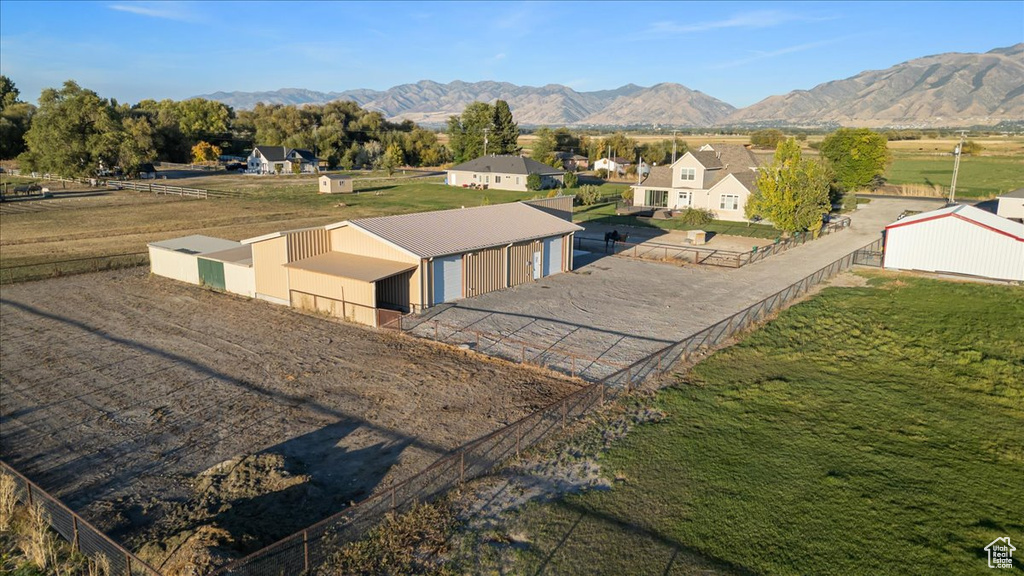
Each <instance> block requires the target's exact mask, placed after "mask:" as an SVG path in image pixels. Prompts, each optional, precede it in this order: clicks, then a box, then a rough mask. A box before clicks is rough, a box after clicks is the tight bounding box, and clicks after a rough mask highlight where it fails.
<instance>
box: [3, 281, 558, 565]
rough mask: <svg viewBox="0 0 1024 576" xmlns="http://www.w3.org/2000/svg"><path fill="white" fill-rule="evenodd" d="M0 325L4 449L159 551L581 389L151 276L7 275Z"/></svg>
mask: <svg viewBox="0 0 1024 576" xmlns="http://www.w3.org/2000/svg"><path fill="white" fill-rule="evenodd" d="M0 329H2V336H3V338H2V342H3V346H2V347H0V381H2V385H3V394H2V399H0V451H2V454H3V457H4V459H5V460H7V461H8V462H10V463H11V464H12V465H13V466H15V467H16V468H18V469H19V470H21V471H22V472H23V473H25V474H26V475H27V476H29V477H30V478H32V479H33V480H35V481H37V482H38V483H40V484H41V485H42V486H43V487H44V489H46V490H48V491H51V493H53V494H54V495H56V496H58V497H60V498H62V499H63V500H64V501H65V502H66V503H68V504H69V505H70V506H72V507H73V508H75V509H76V510H79V511H80V512H82V513H83V515H84V516H86V518H88V519H89V520H91V521H94V522H95V523H96V524H97V525H98V526H100V527H101V528H102V529H104V530H108V531H110V532H111V533H112V534H113V535H114V536H115V537H117V538H120V539H122V540H124V541H126V542H127V543H128V544H129V545H130V546H131V547H133V548H135V549H139V548H141V547H142V544H143V543H147V542H156V544H152V545H151V546H150V547H149V549H148V551H147V555H148V557H149V558H150V559H153V561H154V562H156V563H159V562H161V561H162V560H163V559H164V558H165V557H166V556H167V555H168V554H170V553H172V552H174V550H176V549H178V546H179V545H181V544H183V543H184V542H186V541H189V540H193V541H195V540H199V541H202V542H203V546H207V545H214V544H216V545H217V546H220V547H221V548H223V549H224V550H226V551H225V552H224V554H225V555H227V556H233V555H237V554H239V553H243V552H246V551H249V550H253V549H255V548H258V547H259V546H260V545H262V544H266V543H269V541H272V540H273V539H276V538H279V537H282V536H285V535H287V534H290V533H292V532H293V531H296V530H298V529H301V528H302V527H305V526H307V525H309V524H311V523H313V522H315V521H317V520H319V519H321V518H323V517H325V516H327V515H329V514H330V513H333V512H336V511H338V510H340V509H341V508H343V507H344V506H345V505H347V503H349V502H350V501H357V500H360V499H362V498H363V497H365V496H366V495H368V494H369V493H370V492H371V491H373V490H374V489H375V488H377V487H379V486H384V485H388V484H389V483H391V482H394V481H396V480H400V479H402V478H404V477H406V476H409V475H411V474H412V473H415V472H416V471H418V470H420V469H422V468H423V467H425V466H426V465H428V464H429V463H430V462H432V461H433V460H434V459H436V458H437V457H438V456H440V455H441V454H443V453H445V452H447V451H448V450H451V449H452V448H454V447H456V446H458V445H460V444H462V443H464V442H466V441H468V440H470V439H473V438H476V437H478V436H481V435H483V434H485V433H487V432H490V431H492V430H494V429H496V428H498V427H500V426H502V425H504V424H507V423H509V422H512V421H514V420H516V419H518V418H520V417H522V416H524V415H526V414H527V413H530V412H532V411H534V410H536V409H538V408H540V407H541V406H543V405H545V404H547V403H549V402H551V401H553V400H555V399H556V398H558V397H561V396H563V395H565V394H566V393H568V392H570V391H571V390H572V389H574V388H575V386H576V384H574V383H572V382H570V381H567V380H563V379H560V378H557V377H552V376H550V375H547V374H544V373H541V372H538V371H534V370H531V369H528V368H523V367H519V366H514V365H509V364H507V363H504V362H500V361H492V360H489V359H483V358H481V357H480V356H478V355H471V354H468V353H464V352H461V351H458V350H454V349H451V348H449V347H444V346H437V345H433V344H430V343H425V342H421V341H417V340H413V339H409V338H406V337H401V336H397V335H393V334H387V333H378V332H375V331H373V330H370V329H364V328H361V327H357V326H353V325H347V324H340V323H336V322H331V321H327V320H324V319H321V318H317V317H312V316H306V315H302V314H299V313H297V312H295V311H292V310H290V309H287V308H284V307H279V306H275V305H271V304H268V303H264V302H260V301H249V300H244V299H239V298H234V297H231V296H227V295H223V294H217V293H214V292H210V291H207V290H203V289H200V288H198V287H195V286H189V285H184V284H179V283H175V282H173V281H170V280H165V279H161V278H157V277H150V276H149V275H148V274H147V273H146V271H144V270H141V269H136V270H131V271H117V272H110V273H102V274H88V275H81V276H74V277H68V278H63V279H56V280H49V281H45V282H35V283H27V284H19V285H14V286H9V287H8V286H5V287H4V288H3V293H2V302H0ZM249 455H255V456H252V457H250V458H245V457H246V456H249ZM211 527H213V528H211ZM214 528H215V530H214ZM211 530H213V532H211ZM212 533H216V534H217V537H216V538H212V537H211V534H212ZM197 535H198V536H197ZM193 544H194V542H193ZM185 548H186V549H187V548H188V546H186V547H185ZM194 552H195V551H194V550H193V551H190V553H194Z"/></svg>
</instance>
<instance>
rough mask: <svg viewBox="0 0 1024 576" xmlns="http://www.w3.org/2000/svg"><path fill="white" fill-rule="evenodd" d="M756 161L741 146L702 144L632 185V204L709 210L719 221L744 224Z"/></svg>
mask: <svg viewBox="0 0 1024 576" xmlns="http://www.w3.org/2000/svg"><path fill="white" fill-rule="evenodd" d="M759 164H760V162H759V160H758V159H757V157H756V156H754V154H753V153H752V152H751V151H750V150H748V149H747V148H745V147H743V146H737V145H729V144H714V145H711V144H706V145H704V146H702V147H701V148H700V149H699V150H696V151H692V152H687V153H686V154H683V155H682V157H680V158H679V159H678V160H676V161H675V163H673V164H671V165H669V166H655V167H654V168H652V169H651V170H650V173H649V174H648V175H647V178H645V179H644V180H643V181H641V182H640V183H639V184H637V185H635V186H632V187H631V188H632V189H633V205H634V206H642V207H645V208H667V209H669V210H682V209H686V208H700V209H706V210H710V211H712V212H713V213H714V214H715V217H716V218H718V219H719V220H731V221H743V222H745V221H746V217H745V216H744V213H743V211H744V209H745V208H746V205H747V199H748V198H749V197H750V195H751V194H752V193H753V192H754V190H755V189H756V188H755V185H754V181H755V180H756V178H757V168H758V166H759Z"/></svg>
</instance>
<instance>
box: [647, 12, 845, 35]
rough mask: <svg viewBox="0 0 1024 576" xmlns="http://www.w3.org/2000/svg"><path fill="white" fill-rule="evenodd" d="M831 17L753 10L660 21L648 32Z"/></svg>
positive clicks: (681, 31) (682, 31) (765, 25)
mask: <svg viewBox="0 0 1024 576" xmlns="http://www.w3.org/2000/svg"><path fill="white" fill-rule="evenodd" d="M832 19H833V18H831V17H821V16H807V15H804V14H794V13H791V12H781V11H778V10H755V11H753V12H745V13H742V14H737V15H734V16H731V17H729V18H726V19H724V20H709V21H705V22H694V23H692V24H679V23H677V22H675V21H662V22H655V23H653V24H651V26H650V27H649V28H648V32H650V33H654V34H659V33H660V34H692V33H696V32H707V31H710V30H721V29H724V28H772V27H775V26H779V25H781V24H785V23H787V22H821V21H824V20H832Z"/></svg>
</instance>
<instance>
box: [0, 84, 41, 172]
mask: <svg viewBox="0 0 1024 576" xmlns="http://www.w3.org/2000/svg"><path fill="white" fill-rule="evenodd" d="M20 94H21V92H20V91H19V90H18V88H17V87H16V86H15V85H14V82H12V81H11V79H10V78H8V77H7V76H2V75H0V159H2V160H6V159H8V158H15V157H16V156H17V155H18V154H21V153H22V152H24V151H25V132H28V129H29V126H30V125H31V122H32V114H33V113H34V112H35V106H33V105H31V104H29V103H27V102H22V101H21V100H19V99H18V96H19V95H20Z"/></svg>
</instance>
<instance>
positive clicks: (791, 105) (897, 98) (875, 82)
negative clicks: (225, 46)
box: [200, 43, 1024, 127]
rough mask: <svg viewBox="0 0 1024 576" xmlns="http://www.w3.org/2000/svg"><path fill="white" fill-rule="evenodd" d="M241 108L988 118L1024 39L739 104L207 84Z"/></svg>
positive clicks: (642, 91) (711, 117)
mask: <svg viewBox="0 0 1024 576" xmlns="http://www.w3.org/2000/svg"><path fill="white" fill-rule="evenodd" d="M200 97H201V98H209V99H211V100H217V101H220V102H224V103H225V104H228V105H229V106H232V107H234V108H239V109H250V108H252V107H254V106H255V105H256V103H257V102H264V103H267V104H295V105H301V104H325V103H327V102H331V101H334V100H351V101H354V102H356V103H357V104H359V105H360V106H362V107H364V108H367V109H371V110H377V111H379V112H381V113H382V114H384V115H385V116H387V117H388V118H390V119H393V120H405V119H408V120H412V121H414V122H417V123H421V124H432V125H439V124H443V123H444V122H445V121H446V120H447V119H448V117H449V116H451V115H453V114H460V113H461V112H462V110H463V109H464V108H465V107H466V105H467V104H469V103H471V102H474V101H483V102H493V101H494V100H497V99H502V100H506V101H508V103H509V106H510V107H511V108H512V112H513V114H515V118H516V121H517V122H519V123H520V124H522V125H524V126H531V125H555V126H561V125H567V126H583V125H595V126H630V125H632V126H637V125H655V124H657V125H663V126H692V127H707V126H722V125H744V124H749V125H787V126H789V125H806V126H820V125H835V124H841V125H856V126H908V127H928V126H957V125H993V124H997V123H999V122H1000V121H1015V120H1016V121H1019V120H1021V119H1024V43H1021V44H1017V45H1015V46H1011V47H1008V48H998V49H995V50H991V51H989V52H986V53H984V54H960V53H949V54H939V55H936V56H927V57H924V58H918V59H915V60H910V61H908V62H904V63H902V64H898V65H896V66H893V67H891V68H888V69H886V70H871V71H866V72H862V73H860V74H858V75H856V76H853V77H852V78H846V79H844V80H834V81H832V82H826V83H824V84H820V85H818V86H815V87H814V88H812V89H810V90H795V91H793V92H790V93H788V94H784V95H781V96H771V97H769V98H766V99H764V100H762V101H761V102H758V103H757V104H754V105H752V106H749V107H747V108H743V109H736V108H735V107H733V106H731V105H729V104H727V103H725V102H723V101H721V100H718V99H716V98H714V97H712V96H709V95H707V94H704V93H702V92H699V91H695V90H691V89H689V88H687V87H686V86H682V85H680V84H673V83H663V84H657V85H655V86H652V87H650V88H644V87H642V86H637V85H635V84H627V85H625V86H622V87H620V88H616V89H615V90H600V91H594V92H577V91H576V90H573V89H572V88H569V87H568V86H562V85H560V84H548V85H547V86H540V87H536V86H517V85H515V84H510V83H508V82H490V81H484V82H462V81H459V80H456V81H454V82H450V83H448V84H440V83H438V82H433V81H431V80H422V81H420V82H417V83H415V84H402V85H400V86H395V87H393V88H389V89H388V90H367V89H357V90H347V91H344V92H317V91H313V90H303V89H297V88H286V89H282V90H275V91H271V92H216V93H214V94H205V95H203V96H200Z"/></svg>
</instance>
